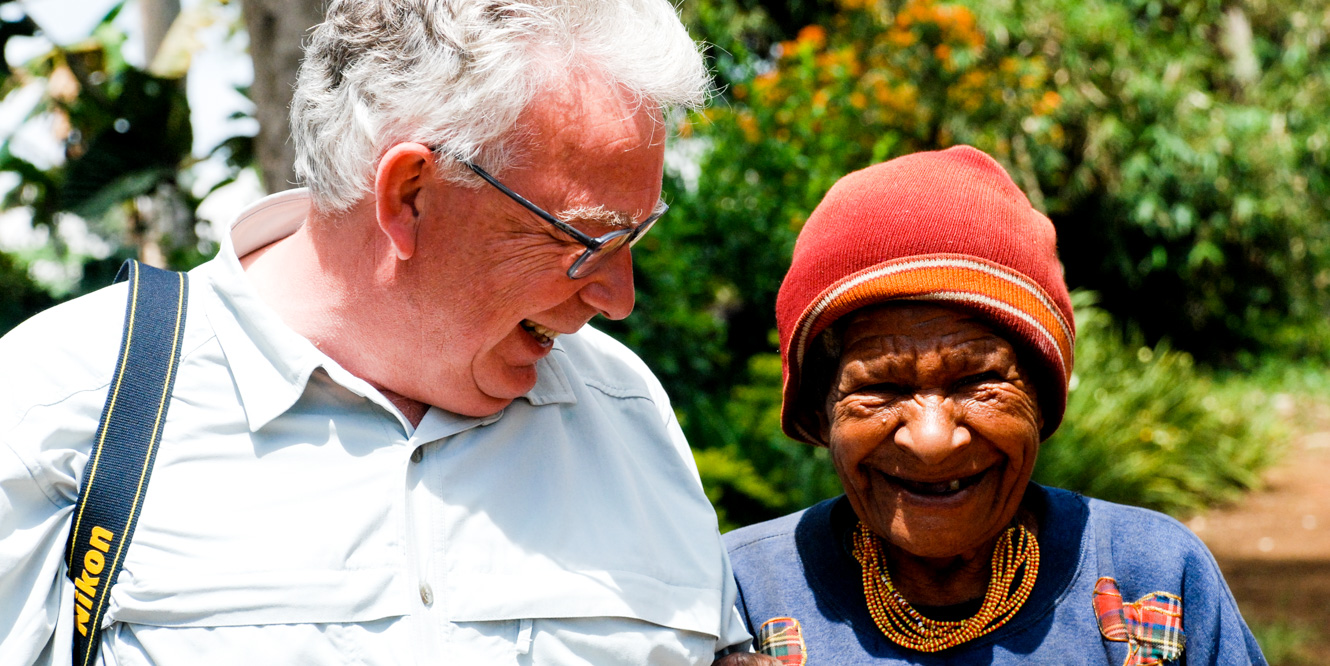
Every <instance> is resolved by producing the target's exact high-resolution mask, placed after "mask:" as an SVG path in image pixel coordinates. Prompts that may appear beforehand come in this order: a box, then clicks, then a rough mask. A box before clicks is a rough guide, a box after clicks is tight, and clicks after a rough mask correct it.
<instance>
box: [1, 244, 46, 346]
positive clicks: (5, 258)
mask: <svg viewBox="0 0 1330 666" xmlns="http://www.w3.org/2000/svg"><path fill="white" fill-rule="evenodd" d="M0 294H4V297H3V298H0V331H8V330H9V329H11V328H13V327H15V326H18V325H19V324H20V323H22V322H23V320H24V319H27V318H28V317H29V316H31V315H32V313H34V312H39V311H41V310H44V309H46V308H48V307H51V305H53V304H54V303H55V299H53V298H51V296H50V294H47V293H46V291H44V290H43V289H42V288H41V287H39V286H37V285H36V284H34V283H33V281H32V278H30V277H28V272H27V270H25V269H24V268H23V267H21V266H17V265H15V263H14V260H13V259H11V258H10V257H9V255H7V254H4V253H0Z"/></svg>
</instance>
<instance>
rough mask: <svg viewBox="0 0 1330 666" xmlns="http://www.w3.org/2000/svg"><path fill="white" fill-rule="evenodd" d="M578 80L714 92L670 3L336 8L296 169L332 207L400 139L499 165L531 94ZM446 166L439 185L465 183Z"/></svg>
mask: <svg viewBox="0 0 1330 666" xmlns="http://www.w3.org/2000/svg"><path fill="white" fill-rule="evenodd" d="M586 72H594V73H595V74H596V75H598V77H599V78H600V79H601V80H604V81H605V82H606V83H607V85H610V86H617V87H618V88H619V89H620V90H622V91H626V92H627V93H628V94H629V95H631V96H632V98H634V99H636V100H637V101H638V102H639V103H649V104H653V105H656V106H659V107H661V108H663V109H669V108H673V107H696V106H699V105H701V104H702V103H703V102H704V101H705V100H706V96H707V94H708V91H709V85H710V79H709V76H708V73H707V70H706V67H705V65H704V64H703V62H702V57H701V55H700V54H699V51H698V46H697V45H696V44H695V43H694V42H693V41H692V39H691V38H689V36H688V34H687V32H686V31H685V30H684V27H683V25H682V24H680V22H679V18H678V16H677V15H676V14H675V11H674V7H673V6H671V5H670V4H669V1H668V0H527V1H525V2H519V1H516V0H333V1H332V2H331V3H330V4H329V7H328V12H327V18H326V19H325V20H324V22H323V23H321V24H319V25H318V26H316V27H315V28H314V29H313V31H312V33H311V38H310V41H309V44H308V45H307V46H306V49H305V60H304V62H303V63H302V64H301V66H300V75H299V77H298V79H297V82H296V88H295V95H294V99H293V100H292V103H291V133H292V139H293V141H294V143H295V152H296V162H295V170H296V175H297V177H298V178H299V179H300V180H301V181H302V182H303V183H304V184H305V185H307V186H308V187H309V188H310V189H311V191H312V195H313V200H314V205H315V206H316V207H318V208H319V209H321V210H325V211H330V212H336V211H342V210H345V209H347V208H349V207H350V206H351V205H352V204H354V203H355V202H356V201H359V200H360V199H362V198H363V197H365V196H366V195H367V194H369V192H370V188H371V183H372V182H373V176H374V169H375V165H376V164H377V162H378V160H379V158H380V157H381V156H382V154H383V153H384V152H385V151H386V150H387V149H388V148H390V147H392V146H393V145H395V144H398V143H401V142H405V141H413V142H418V143H421V144H424V145H427V146H431V147H433V148H435V149H436V151H437V152H436V154H440V155H443V154H451V155H455V156H457V157H460V158H462V159H467V160H477V161H478V162H482V163H483V165H484V166H485V168H486V169H487V170H490V171H495V172H498V171H501V170H502V169H504V168H505V167H506V166H509V165H510V163H511V160H512V159H513V153H514V144H515V143H516V141H517V140H518V138H519V137H518V136H516V135H517V133H516V132H514V131H513V130H514V128H515V125H516V123H517V120H518V117H519V116H520V115H521V113H522V111H523V110H524V109H525V108H526V107H527V105H528V104H530V102H531V100H532V99H533V97H535V96H536V95H537V94H539V93H540V92H541V91H543V90H548V89H551V88H554V87H556V86H559V85H561V84H564V83H566V82H567V81H569V77H572V76H575V75H577V74H579V73H586ZM450 162H452V164H451V165H447V164H445V163H444V162H442V161H441V162H440V166H441V167H444V168H443V169H442V173H443V174H444V176H445V177H447V178H449V179H450V180H453V181H455V182H462V183H472V182H473V179H472V177H471V176H470V173H469V172H468V171H467V169H466V168H465V167H462V166H460V165H458V164H456V161H455V160H450Z"/></svg>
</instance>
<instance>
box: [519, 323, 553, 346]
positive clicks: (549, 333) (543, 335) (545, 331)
mask: <svg viewBox="0 0 1330 666" xmlns="http://www.w3.org/2000/svg"><path fill="white" fill-rule="evenodd" d="M522 329H523V330H525V331H526V332H527V333H530V334H531V337H533V338H535V339H536V341H537V342H539V343H540V344H542V345H547V344H549V343H551V342H554V338H557V337H559V332H558V331H555V330H553V329H549V328H545V327H544V326H541V325H540V324H537V323H536V322H534V321H531V320H530V319H523V320H522Z"/></svg>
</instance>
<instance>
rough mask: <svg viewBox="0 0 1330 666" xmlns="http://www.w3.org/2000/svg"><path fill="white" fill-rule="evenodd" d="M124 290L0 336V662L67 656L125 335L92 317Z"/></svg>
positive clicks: (107, 311) (110, 309)
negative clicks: (88, 499) (71, 572)
mask: <svg viewBox="0 0 1330 666" xmlns="http://www.w3.org/2000/svg"><path fill="white" fill-rule="evenodd" d="M104 291H105V290H104ZM123 293H124V292H123V290H120V291H118V292H107V293H102V292H99V294H98V295H96V296H91V297H84V298H83V299H79V301H81V304H79V305H75V303H78V301H76V302H75V303H70V304H66V305H62V306H57V307H56V308H54V309H52V310H48V311H46V312H44V313H42V314H40V315H38V316H37V317H34V318H33V319H30V320H28V321H27V322H25V323H24V324H21V325H20V326H19V327H18V328H16V329H14V330H13V331H11V332H10V333H9V334H8V335H6V336H4V337H3V338H0V368H4V380H3V381H0V656H3V659H0V661H3V662H4V663H5V664H6V665H8V664H50V663H68V661H69V659H70V657H69V654H70V646H69V642H70V634H69V632H70V625H71V624H72V622H71V621H69V620H67V619H66V618H65V615H69V617H70V618H71V619H72V617H73V609H72V602H73V594H72V591H71V592H69V593H68V594H66V590H67V589H72V584H69V583H68V579H67V577H66V575H65V571H66V569H65V564H64V552H65V542H66V539H67V538H68V532H69V520H70V516H71V515H72V513H73V508H74V502H75V500H76V499H77V497H78V487H79V478H80V477H81V476H82V471H83V466H84V464H85V463H86V461H87V455H88V450H89V448H90V447H91V441H92V436H93V433H94V432H95V431H96V427H97V422H98V421H99V419H100V417H101V407H102V402H103V401H104V400H105V397H106V393H105V387H106V383H107V381H108V380H109V374H110V372H111V370H112V369H113V368H114V361H115V348H116V347H117V346H118V344H119V333H120V331H119V330H118V329H114V328H109V327H108V330H105V331H102V330H100V329H98V330H97V331H96V332H94V333H88V331H89V330H90V328H95V327H90V326H89V322H90V321H100V320H101V319H100V318H101V317H104V316H115V315H116V311H117V309H118V308H119V309H122V308H123V307H124V306H123V303H124V301H123V299H124V296H123ZM117 301H118V303H117ZM66 602H68V603H66ZM62 641H63V642H62Z"/></svg>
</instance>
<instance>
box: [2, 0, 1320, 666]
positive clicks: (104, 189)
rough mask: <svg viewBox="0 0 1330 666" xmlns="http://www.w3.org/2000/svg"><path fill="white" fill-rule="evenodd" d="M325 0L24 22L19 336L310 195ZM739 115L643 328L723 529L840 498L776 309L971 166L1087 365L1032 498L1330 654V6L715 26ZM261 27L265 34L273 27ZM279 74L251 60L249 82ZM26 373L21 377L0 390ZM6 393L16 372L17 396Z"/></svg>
mask: <svg viewBox="0 0 1330 666" xmlns="http://www.w3.org/2000/svg"><path fill="white" fill-rule="evenodd" d="M317 11H318V1H317V0H299V1H297V0H286V1H282V0H244V1H243V2H241V1H240V0H234V1H232V2H229V3H228V2H223V1H222V0H138V1H130V2H117V1H115V0H31V1H25V2H15V1H10V2H0V45H3V49H4V56H5V61H6V64H7V68H6V69H5V70H4V71H3V72H0V77H3V79H2V80H0V93H2V94H3V101H2V102H0V139H2V140H3V144H0V193H3V212H2V213H0V332H3V331H5V330H8V329H9V328H11V327H13V326H15V325H17V324H18V323H19V322H21V321H22V320H23V319H25V318H27V317H29V316H31V315H32V314H33V313H35V312H38V311H40V310H41V309H44V308H46V307H49V306H51V305H53V304H55V303H57V302H59V301H61V300H65V299H68V298H72V297H76V296H78V295H80V294H83V293H87V292H89V291H92V290H95V289H98V288H100V287H102V286H104V285H106V284H107V283H108V282H109V281H110V278H111V276H112V275H113V274H114V271H115V269H116V268H117V267H118V265H119V264H120V263H121V262H122V261H123V260H124V259H126V258H130V257H134V258H140V259H143V260H145V261H149V262H151V263H155V264H158V265H167V266H170V267H173V268H177V269H187V268H189V267H191V266H194V265H196V264H198V263H199V262H201V261H204V260H206V259H207V258H208V257H209V256H211V254H212V253H213V252H214V251H215V247H216V239H217V238H218V234H220V233H223V231H224V229H225V228H226V225H227V223H228V222H229V220H230V218H231V216H232V215H234V214H235V213H236V212H237V211H238V210H239V209H240V208H242V207H243V206H245V205H246V204H248V203H250V202H252V201H253V200H255V199H257V198H258V197H260V196H262V195H263V194H264V193H265V192H268V191H276V190H280V189H284V188H285V187H289V186H292V182H291V181H292V178H293V176H292V175H291V174H290V167H289V163H290V145H289V142H288V140H287V136H286V131H287V130H286V126H285V124H284V116H285V106H286V103H287V101H288V100H289V94H290V76H291V74H292V73H293V71H294V69H293V68H294V66H295V61H296V58H297V57H298V45H299V43H300V40H301V39H302V36H303V34H304V31H305V30H306V29H308V27H309V26H310V25H312V24H313V23H314V22H315V21H316V19H314V18H309V17H312V16H314V15H316V13H317ZM680 11H681V13H682V15H683V17H684V19H685V22H686V23H687V24H688V25H689V27H690V30H692V31H693V34H694V35H695V36H696V37H697V38H698V39H700V40H702V41H704V42H705V43H706V45H707V47H706V48H707V54H708V56H709V58H710V62H711V65H712V68H713V72H714V75H715V81H716V94H715V96H714V99H713V100H712V101H711V103H710V104H709V106H708V107H707V108H706V109H703V110H699V111H696V112H691V113H679V114H676V115H675V116H674V117H673V119H672V123H673V128H672V132H673V134H674V138H673V142H672V145H671V148H670V150H669V155H668V159H667V174H666V193H665V196H666V198H667V200H668V201H669V202H670V204H671V211H670V213H669V215H668V216H667V217H666V218H665V219H664V220H663V221H662V222H661V224H659V225H657V226H656V228H655V229H654V230H653V231H652V233H651V234H650V235H648V236H646V237H645V238H644V239H643V241H642V242H641V243H640V244H639V245H638V247H637V250H636V251H635V253H634V260H635V266H636V271H637V286H638V299H639V300H638V303H639V304H638V309H637V311H636V314H635V315H634V316H633V317H631V318H629V319H628V320H626V321H624V322H615V323H611V322H603V323H602V324H598V325H601V326H603V327H604V328H605V329H607V330H609V331H610V332H611V333H612V334H614V335H616V336H618V337H619V338H621V339H623V340H624V341H625V342H627V343H628V344H629V345H631V346H632V347H633V348H634V349H635V350H637V351H638V353H639V354H641V355H642V356H643V357H644V358H645V359H646V360H647V362H648V363H649V364H650V365H651V367H652V368H653V369H654V370H655V371H656V372H657V373H658V374H659V375H660V377H661V379H662V381H663V382H664V383H665V385H666V387H667V388H668V389H669V391H670V394H671V396H672V397H673V400H674V403H675V407H676V410H677V412H678V415H679V419H680V422H681V423H682V424H683V426H684V429H685V431H686V432H687V434H688V436H689V439H690V441H691V443H692V445H693V447H694V449H695V451H696V458H697V462H698V467H699V469H700V471H701V473H702V476H703V481H704V483H705V484H706V487H707V492H708V495H709V496H710V497H711V499H712V501H713V503H714V504H715V505H716V507H717V511H718V513H719V515H720V517H721V521H722V526H723V527H724V528H726V529H728V528H732V527H734V526H738V525H743V524H748V523H752V522H756V521H759V520H764V519H767V518H770V517H774V516H777V515H781V514H783V513H787V512H789V511H793V510H796V509H799V508H802V507H805V506H808V505H810V504H812V503H814V502H816V501H818V500H820V499H822V498H825V497H828V496H830V495H833V494H836V493H838V492H839V484H838V483H837V481H836V479H835V475H834V473H833V472H832V470H831V468H830V466H829V464H828V463H827V460H826V456H825V454H824V452H823V451H821V450H814V449H811V448H810V447H807V446H805V445H802V444H797V443H794V442H791V441H790V440H788V439H786V438H785V437H784V436H783V435H782V434H781V433H780V429H779V426H778V410H779V399H780V397H779V396H780V394H779V383H780V362H779V357H778V356H777V354H776V337H775V330H774V300H775V293H776V290H777V288H778V287H779V284H780V280H781V277H782V276H783V274H784V269H785V266H786V265H787V264H788V261H789V257H790V252H791V249H792V247H793V242H794V239H795V237H796V235H797V234H798V231H799V229H800V227H801V226H802V224H803V222H804V220H805V219H806V218H807V216H808V213H809V212H810V211H811V210H812V208H813V207H814V206H815V205H816V204H817V202H818V200H819V199H820V197H821V195H822V194H823V193H824V192H825V191H826V189H827V188H828V187H829V186H830V185H831V184H832V183H834V182H835V181H836V179H838V178H839V177H840V176H842V175H844V174H846V173H848V172H850V171H853V170H855V169H858V168H862V167H864V166H867V165H869V164H872V163H874V162H878V161H881V160H884V159H889V158H891V157H895V156H898V155H901V154H905V153H909V152H913V151H918V150H931V149H937V148H942V147H946V146H950V145H954V144H958V143H967V144H971V145H974V146H976V147H978V148H980V149H982V150H984V151H986V152H988V153H990V154H992V155H993V156H994V157H996V158H997V159H998V160H999V161H1000V162H1001V163H1002V164H1003V165H1004V166H1005V167H1006V168H1007V169H1008V171H1009V173H1010V174H1011V175H1012V177H1013V179H1014V180H1015V181H1016V182H1017V183H1018V184H1019V185H1020V186H1021V188H1022V189H1023V190H1024V191H1025V192H1026V193H1027V194H1028V196H1029V197H1030V199H1031V201H1032V203H1033V204H1034V205H1035V206H1036V207H1037V208H1039V209H1041V210H1043V211H1044V212H1046V213H1047V214H1048V215H1049V216H1050V218H1051V219H1052V220H1053V221H1054V223H1055V225H1056V226H1057V228H1058V233H1059V242H1060V249H1061V255H1062V260H1063V265H1064V268H1065V271H1066V276H1067V280H1068V282H1069V284H1070V285H1071V286H1072V287H1073V288H1074V289H1075V290H1076V291H1075V295H1074V301H1075V303H1076V306H1077V324H1078V329H1079V338H1080V339H1079V342H1078V346H1077V364H1076V372H1075V374H1074V376H1073V378H1072V391H1071V394H1070V395H1071V397H1070V405H1069V409H1068V413H1067V417H1066V421H1065V424H1064V425H1063V427H1062V429H1061V430H1060V431H1059V432H1058V434H1057V435H1055V436H1054V438H1053V439H1052V440H1050V441H1049V442H1047V443H1046V444H1045V445H1044V447H1043V450H1042V451H1041V454H1040V461H1039V469H1038V470H1037V478H1038V479H1039V480H1040V481H1042V482H1046V483H1050V484H1054V485H1059V486H1063V487H1068V488H1072V489H1076V490H1079V491H1081V492H1084V493H1086V494H1089V495H1092V496H1096V497H1102V498H1106V499H1111V500H1116V501H1121V502H1127V503H1133V504H1139V505H1143V506H1149V507H1152V508H1156V509H1160V510H1163V511H1167V512H1169V513H1172V514H1173V515H1175V516H1177V517H1179V518H1180V519H1182V520H1184V521H1185V522H1186V523H1187V524H1188V525H1189V526H1190V527H1192V529H1193V530H1195V531H1196V532H1197V533H1198V534H1199V535H1200V536H1201V537H1202V538H1204V539H1206V541H1207V543H1209V544H1210V545H1211V548H1212V549H1213V550H1214V552H1215V553H1216V556H1217V557H1218V558H1219V560H1220V562H1221V565H1222V566H1223V567H1224V569H1225V572H1226V575H1227V576H1228V577H1229V580H1230V583H1231V584H1232V586H1233V588H1234V590H1235V593H1236V594H1237V596H1238V598H1239V602H1240V604H1241V605H1242V608H1243V611H1244V613H1245V614H1246V616H1247V618H1248V619H1249V621H1251V623H1252V625H1253V628H1254V629H1255V630H1256V632H1257V634H1258V637H1259V638H1260V640H1261V642H1262V644H1263V646H1264V648H1265V650H1266V652H1267V656H1268V657H1269V658H1270V659H1271V661H1272V663H1276V664H1314V663H1322V662H1321V661H1319V660H1318V657H1317V655H1320V654H1324V653H1326V652H1330V481H1327V479H1330V372H1328V371H1327V369H1326V363H1327V360H1330V316H1328V315H1330V224H1328V223H1327V218H1328V217H1330V205H1328V204H1330V170H1327V162H1328V161H1330V120H1327V118H1330V112H1327V109H1330V57H1327V48H1328V47H1327V44H1326V39H1327V33H1328V32H1330V4H1328V3H1327V2H1326V1H1325V0H1311V1H1308V2H1301V3H1287V2H1285V3H1276V2H1273V1H1270V0H1250V1H1228V2H1219V1H1218V0H1169V1H1164V0H1117V1H1110V0H1005V1H1002V0H999V1H997V2H984V1H980V0H965V1H963V2H956V3H951V2H940V1H934V0H880V1H879V0H840V1H837V2H831V1H826V0H822V1H818V0H790V1H788V2H776V1H761V0H687V1H685V2H683V3H682V4H681V5H680ZM253 26H259V27H260V28H261V33H260V34H259V35H258V37H257V38H256V37H255V36H254V35H252V34H251V32H250V28H252V27H253ZM251 54H253V57H251ZM2 372H3V369H0V373H2ZM0 377H2V375H0Z"/></svg>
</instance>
